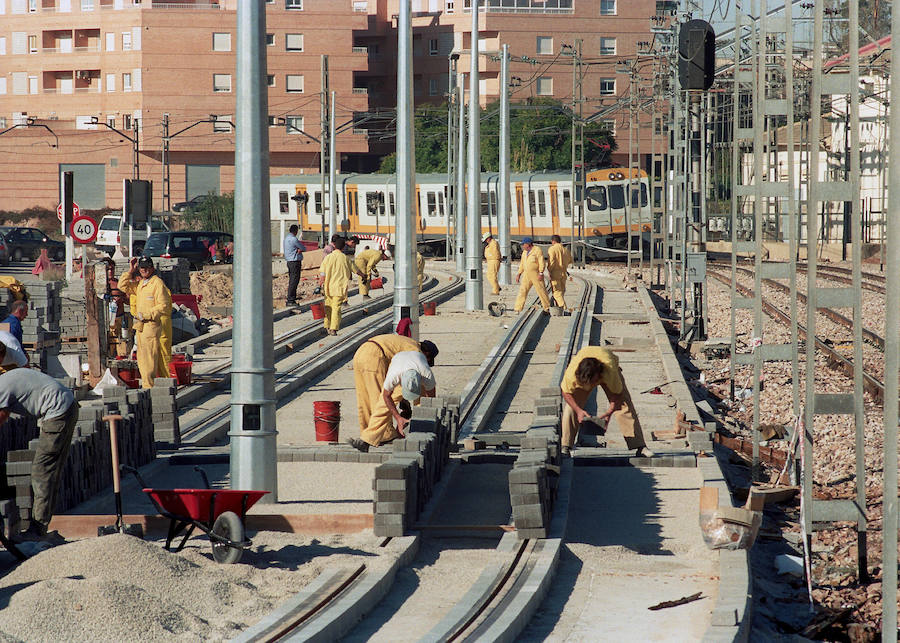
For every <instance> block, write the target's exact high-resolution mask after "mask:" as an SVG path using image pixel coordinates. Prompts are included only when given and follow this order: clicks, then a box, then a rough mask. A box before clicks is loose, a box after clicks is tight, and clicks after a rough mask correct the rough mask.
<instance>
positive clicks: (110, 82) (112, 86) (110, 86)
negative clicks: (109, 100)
mask: <svg viewBox="0 0 900 643" xmlns="http://www.w3.org/2000/svg"><path fill="white" fill-rule="evenodd" d="M106 91H108V92H114V91H116V75H115V74H106Z"/></svg>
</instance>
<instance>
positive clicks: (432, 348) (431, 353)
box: [419, 339, 438, 366]
mask: <svg viewBox="0 0 900 643" xmlns="http://www.w3.org/2000/svg"><path fill="white" fill-rule="evenodd" d="M419 348H421V349H422V352H423V353H424V354H425V358H426V359H427V360H428V365H429V366H434V358H435V357H437V355H438V347H437V345H436V344H435V343H434V342H432V341H429V340H427V339H423V340H422V341H421V342H419Z"/></svg>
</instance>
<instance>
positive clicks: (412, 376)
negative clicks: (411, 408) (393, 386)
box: [400, 369, 422, 402]
mask: <svg viewBox="0 0 900 643" xmlns="http://www.w3.org/2000/svg"><path fill="white" fill-rule="evenodd" d="M400 388H401V389H402V393H403V399H405V400H409V401H410V402H415V401H416V400H418V399H419V398H420V397H422V376H421V375H419V372H418V371H416V370H414V369H409V370H408V371H404V373H403V375H402V376H401V377H400Z"/></svg>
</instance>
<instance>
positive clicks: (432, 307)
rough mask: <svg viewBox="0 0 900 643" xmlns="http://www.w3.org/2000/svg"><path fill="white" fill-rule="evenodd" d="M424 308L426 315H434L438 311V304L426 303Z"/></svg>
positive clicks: (423, 305)
mask: <svg viewBox="0 0 900 643" xmlns="http://www.w3.org/2000/svg"><path fill="white" fill-rule="evenodd" d="M422 308H423V309H424V311H425V314H426V315H429V316H430V315H434V312H435V311H436V310H437V302H436V301H426V302H425V303H423V304H422Z"/></svg>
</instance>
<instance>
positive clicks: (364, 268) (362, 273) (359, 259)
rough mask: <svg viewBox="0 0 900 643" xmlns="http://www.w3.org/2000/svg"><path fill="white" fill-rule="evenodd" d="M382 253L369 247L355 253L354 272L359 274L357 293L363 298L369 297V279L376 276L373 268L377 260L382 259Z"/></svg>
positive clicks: (376, 272) (376, 273) (376, 271)
mask: <svg viewBox="0 0 900 643" xmlns="http://www.w3.org/2000/svg"><path fill="white" fill-rule="evenodd" d="M384 258H385V256H384V253H383V252H382V251H381V250H379V249H378V248H369V249H368V250H363V251H362V252H360V253H359V254H357V255H356V261H355V262H354V263H355V264H356V274H357V275H359V294H360V295H362V296H363V299H369V280H371V279H372V277H373V276H376V277H377V276H378V270H377V269H376V268H375V266H376V265H378V262H379V261H381V260H382V259H384Z"/></svg>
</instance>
